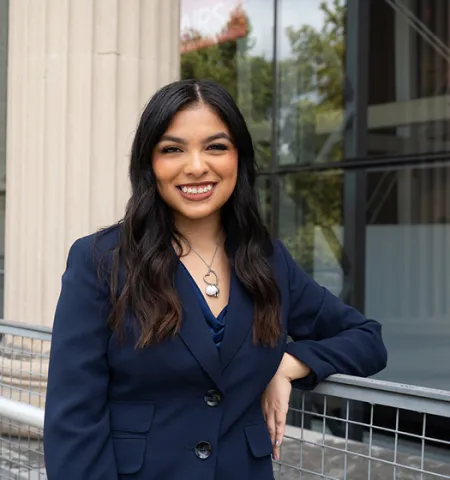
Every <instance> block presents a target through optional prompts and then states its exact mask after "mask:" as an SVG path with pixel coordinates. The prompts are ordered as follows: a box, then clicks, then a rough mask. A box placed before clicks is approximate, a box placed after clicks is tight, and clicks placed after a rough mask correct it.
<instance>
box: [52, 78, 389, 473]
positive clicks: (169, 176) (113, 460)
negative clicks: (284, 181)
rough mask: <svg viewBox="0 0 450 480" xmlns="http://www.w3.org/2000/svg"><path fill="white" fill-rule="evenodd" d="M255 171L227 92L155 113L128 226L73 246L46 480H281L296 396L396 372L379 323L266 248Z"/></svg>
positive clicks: (146, 131) (190, 97)
mask: <svg viewBox="0 0 450 480" xmlns="http://www.w3.org/2000/svg"><path fill="white" fill-rule="evenodd" d="M255 172H256V163H255V154H254V150H253V143H252V139H251V136H250V134H249V132H248V129H247V126H246V123H245V121H244V119H243V117H242V115H241V112H240V111H239V109H238V108H237V106H236V104H235V103H234V100H233V98H232V97H231V96H230V95H229V94H228V93H227V92H226V90H225V89H223V88H222V87H220V86H218V85H216V84H215V83H212V82H208V81H196V80H185V81H181V82H175V83H173V84H170V85H167V86H166V87H164V88H162V89H161V90H160V91H159V92H157V93H156V94H155V96H154V97H153V98H152V99H151V100H150V102H149V103H148V105H147V107H146V108H145V110H144V113H143V115H142V118H141V121H140V123H139V126H138V128H137V131H136V136H135V139H134V142H133V147H132V153H131V162H130V178H131V183H132V195H131V198H130V200H129V202H128V206H127V210H126V213H125V216H124V218H123V220H122V221H121V222H119V223H118V224H117V225H114V226H112V227H111V228H108V229H106V230H103V231H101V232H98V233H97V234H95V235H91V236H88V237H84V238H82V239H79V240H78V241H77V242H75V244H74V245H73V246H72V248H71V251H70V253H69V258H68V261H67V269H66V272H65V273H64V275H63V282H62V291H61V295H60V299H59V302H58V306H57V309H56V314H55V321H54V328H53V336H52V349H51V355H50V367H49V375H48V387H47V399H46V415H45V432H44V442H45V456H46V466H47V473H48V479H49V480H60V479H61V478H65V479H66V480H79V479H83V480H94V479H96V480H99V479H104V480H115V479H117V480H119V479H123V480H125V479H127V478H133V479H136V480H144V479H145V480H156V479H158V480H159V479H170V480H200V479H212V478H214V479H216V480H229V479H230V478H233V479H235V480H254V479H258V480H273V471H272V455H273V457H274V458H275V459H276V458H278V455H279V447H280V443H281V441H282V438H283V434H284V426H285V422H286V413H287V410H288V402H289V396H290V392H291V388H292V387H291V385H292V383H294V384H295V385H296V386H297V387H299V388H304V389H311V388H314V387H315V386H316V385H317V384H318V383H319V382H321V381H322V380H323V379H325V378H326V377H328V376H329V375H331V374H334V373H346V374H352V375H372V374H374V373H376V372H378V371H379V370H380V369H382V368H384V366H385V364H386V350H385V348H384V345H383V341H382V338H381V332H380V325H379V324H378V323H377V322H376V321H374V320H368V319H366V318H364V316H363V315H361V314H360V313H359V312H357V311H356V310H354V309H352V308H350V307H348V306H346V305H344V304H343V303H342V302H341V301H340V300H339V299H338V298H336V297H334V296H333V295H332V294H331V293H330V292H328V291H327V290H325V289H324V288H322V287H320V286H319V285H318V284H317V283H315V282H314V281H313V280H312V279H311V278H309V277H308V276H307V275H306V273H305V272H304V271H303V270H302V269H301V268H300V267H299V266H298V265H297V264H296V263H295V262H294V260H293V259H292V257H291V256H290V255H289V253H288V251H287V249H286V248H285V246H284V245H283V244H282V243H281V242H280V241H278V240H275V239H272V238H271V237H270V236H269V233H268V231H267V229H266V227H265V226H264V224H263V222H262V221H261V217H260V215H259V211H258V205H257V197H256V193H255ZM288 336H290V337H291V338H292V339H293V341H292V342H289V343H288V341H287V338H288ZM236 465H238V470H237V471H236Z"/></svg>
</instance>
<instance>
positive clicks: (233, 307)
mask: <svg viewBox="0 0 450 480" xmlns="http://www.w3.org/2000/svg"><path fill="white" fill-rule="evenodd" d="M252 326H253V302H252V300H251V298H250V297H249V296H248V294H247V292H246V291H245V289H244V287H243V286H242V284H241V282H240V281H239V279H238V278H237V275H236V272H235V270H234V268H232V269H231V285H230V298H229V301H228V309H227V317H226V320H225V333H224V338H223V341H222V345H221V347H220V363H221V365H222V369H225V367H226V366H227V365H228V364H229V363H230V361H231V360H232V359H233V357H234V356H235V355H236V353H237V351H238V350H239V348H240V346H241V345H242V342H243V341H244V340H245V338H246V337H247V335H248V334H249V332H250V330H251V327H252Z"/></svg>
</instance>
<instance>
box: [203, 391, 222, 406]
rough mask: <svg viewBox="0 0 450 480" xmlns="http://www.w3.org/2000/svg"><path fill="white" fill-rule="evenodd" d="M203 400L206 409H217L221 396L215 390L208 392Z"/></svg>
mask: <svg viewBox="0 0 450 480" xmlns="http://www.w3.org/2000/svg"><path fill="white" fill-rule="evenodd" d="M203 399H204V400H205V403H206V405H208V407H217V405H219V404H220V402H221V401H222V395H221V394H220V392H218V391H217V390H208V391H207V392H206V394H205V396H204V397H203Z"/></svg>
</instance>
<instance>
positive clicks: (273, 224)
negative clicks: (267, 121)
mask: <svg viewBox="0 0 450 480" xmlns="http://www.w3.org/2000/svg"><path fill="white" fill-rule="evenodd" d="M278 10H279V2H278V0H273V54H272V88H273V93H272V119H271V120H272V123H271V135H270V136H271V138H270V146H271V152H270V153H271V159H270V166H271V169H272V171H274V170H276V168H277V165H278V114H279V108H280V102H279V94H278V91H279V75H278V72H279V69H278V27H279V25H278V22H279V15H278ZM271 180H272V181H271V212H272V214H271V219H270V220H271V221H270V233H271V234H272V235H273V236H274V237H278V231H279V228H278V227H279V220H278V219H279V213H280V212H279V210H280V183H279V180H278V178H277V177H276V175H272V177H271Z"/></svg>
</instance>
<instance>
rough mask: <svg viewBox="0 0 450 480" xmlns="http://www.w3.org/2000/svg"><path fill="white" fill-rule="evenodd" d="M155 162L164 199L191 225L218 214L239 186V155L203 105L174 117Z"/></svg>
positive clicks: (162, 139) (154, 159)
mask: <svg viewBox="0 0 450 480" xmlns="http://www.w3.org/2000/svg"><path fill="white" fill-rule="evenodd" d="M152 161H153V172H154V174H155V177H156V182H157V188H158V191H159V194H160V195H161V197H162V199H163V200H164V201H165V202H166V204H167V205H168V206H169V207H170V208H171V209H172V210H173V211H174V213H175V214H178V215H181V216H183V217H185V218H188V219H191V220H198V219H203V218H206V217H209V216H210V215H212V214H214V213H218V212H219V210H220V209H221V208H222V206H223V205H224V204H225V203H226V202H227V200H228V199H229V198H230V196H231V194H232V193H233V190H234V188H235V186H236V181H237V171H238V152H237V149H236V148H235V146H234V145H233V142H232V139H231V135H230V132H229V130H228V128H227V126H226V125H225V124H224V123H223V122H222V120H221V119H220V118H219V117H218V116H217V114H216V113H214V111H213V110H212V109H210V108H209V107H208V106H205V105H203V104H199V105H196V106H193V107H192V108H189V109H188V110H183V111H181V112H178V113H177V114H176V115H175V116H174V118H173V120H172V123H171V124H170V126H169V128H168V129H167V131H166V132H165V133H164V135H163V136H162V137H161V139H160V141H159V143H158V144H157V145H156V147H155V149H154V152H153V160H152Z"/></svg>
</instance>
